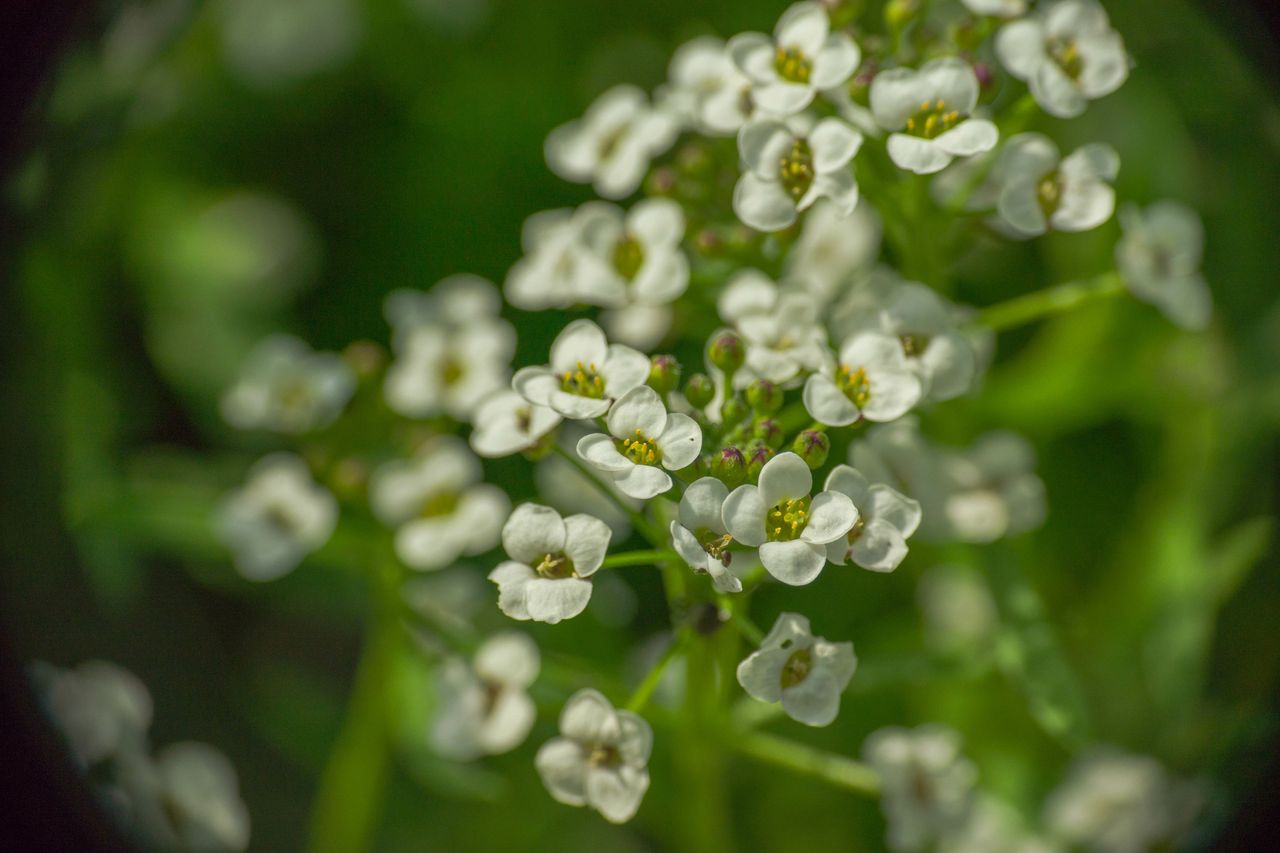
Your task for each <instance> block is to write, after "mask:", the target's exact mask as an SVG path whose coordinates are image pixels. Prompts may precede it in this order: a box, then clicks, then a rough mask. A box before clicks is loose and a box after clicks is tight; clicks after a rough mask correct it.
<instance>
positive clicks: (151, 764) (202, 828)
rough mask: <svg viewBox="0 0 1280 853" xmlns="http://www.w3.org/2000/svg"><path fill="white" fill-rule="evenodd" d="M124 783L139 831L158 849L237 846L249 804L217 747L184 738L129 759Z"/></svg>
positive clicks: (244, 839) (245, 832)
mask: <svg viewBox="0 0 1280 853" xmlns="http://www.w3.org/2000/svg"><path fill="white" fill-rule="evenodd" d="M126 776H127V781H126V782H125V785H124V787H125V789H126V791H127V792H128V795H129V797H130V800H131V805H132V806H133V808H134V810H135V813H136V814H137V822H138V825H139V828H140V829H142V830H143V833H144V834H145V835H146V836H147V837H148V838H149V839H150V840H151V841H153V842H155V843H158V844H159V846H160V847H162V848H163V849H182V850H208V851H240V850H244V849H245V848H247V847H248V846H249V810H248V808H247V807H246V806H245V804H244V801H243V800H241V799H240V790H239V789H240V784H239V780H238V779H237V778H236V771H235V767H233V766H232V764H231V762H230V761H229V760H228V759H227V757H226V756H225V755H223V754H222V753H221V752H220V751H218V750H217V749H214V748H213V747H212V746H209V745H207V744H203V743H195V742H193V741H184V742H181V743H174V744H170V745H169V746H166V747H165V748H164V749H162V750H160V752H158V753H157V754H156V756H155V759H154V760H147V759H145V758H144V759H141V760H139V761H135V762H130V766H129V768H128V770H127V771H126Z"/></svg>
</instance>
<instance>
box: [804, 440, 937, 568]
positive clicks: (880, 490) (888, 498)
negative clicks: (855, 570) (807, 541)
mask: <svg viewBox="0 0 1280 853" xmlns="http://www.w3.org/2000/svg"><path fill="white" fill-rule="evenodd" d="M825 488H826V490H827V491H829V492H840V493H841V494H844V495H848V496H849V499H850V500H851V501H853V505H854V506H855V507H857V508H858V520H857V522H856V523H855V524H854V525H853V527H851V528H850V529H849V533H848V534H847V536H846V537H845V538H843V539H836V540H835V541H833V542H831V543H830V544H828V545H827V559H828V560H830V561H831V562H833V563H835V564H836V565H843V564H844V563H845V562H846V561H847V562H850V563H855V564H857V565H859V566H861V567H862V568H864V569H870V570H871V571H873V572H891V571H893V570H894V569H896V568H897V567H898V564H899V563H901V562H902V560H903V558H904V557H906V556H907V539H908V538H909V537H910V536H911V534H912V533H915V532H916V528H917V527H919V526H920V516H921V513H920V504H919V502H917V501H914V500H912V499H911V498H909V497H907V496H906V495H904V494H902V493H901V492H899V491H897V490H896V489H893V488H891V487H889V486H886V485H885V484H883V483H876V484H875V485H871V484H870V483H868V482H867V478H866V477H864V476H863V475H862V473H861V472H859V471H858V470H857V469H855V468H851V467H849V466H848V465H837V466H836V467H835V468H833V469H831V473H830V474H828V475H827V482H826V484H825Z"/></svg>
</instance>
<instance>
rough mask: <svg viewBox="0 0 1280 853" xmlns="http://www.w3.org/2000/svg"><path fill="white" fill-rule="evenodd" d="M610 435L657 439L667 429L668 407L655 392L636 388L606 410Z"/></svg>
mask: <svg viewBox="0 0 1280 853" xmlns="http://www.w3.org/2000/svg"><path fill="white" fill-rule="evenodd" d="M607 423H608V425H609V432H611V433H613V435H614V436H616V437H617V438H626V439H631V438H635V437H637V436H639V437H640V438H641V439H642V440H649V439H654V438H657V437H658V436H660V435H662V431H663V430H664V429H666V426H667V408H666V406H664V405H662V398H661V397H659V396H658V392H657V391H655V390H653V389H652V388H650V387H649V386H648V385H639V386H637V387H635V388H632V389H631V390H630V391H628V392H627V393H625V394H623V395H622V396H621V397H619V398H618V400H617V401H616V402H615V403H614V404H613V408H611V409H610V410H609V417H608V420H607Z"/></svg>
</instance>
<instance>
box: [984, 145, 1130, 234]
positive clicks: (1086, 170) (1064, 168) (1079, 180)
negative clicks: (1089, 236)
mask: <svg viewBox="0 0 1280 853" xmlns="http://www.w3.org/2000/svg"><path fill="white" fill-rule="evenodd" d="M1119 168H1120V158H1119V156H1118V155H1117V154H1116V152H1115V149H1114V148H1112V147H1111V146H1110V145H1104V144H1102V143H1094V144H1092V145H1085V146H1083V147H1081V148H1077V149H1076V150H1075V151H1074V152H1072V153H1071V154H1069V155H1068V156H1067V157H1066V158H1065V159H1063V160H1061V161H1059V159H1058V148H1057V146H1056V145H1054V144H1053V142H1052V140H1050V139H1049V138H1048V137H1047V136H1043V135H1041V134H1039V133H1022V134H1019V135H1017V136H1015V137H1013V138H1012V139H1010V140H1009V142H1008V144H1007V145H1006V146H1005V149H1004V151H1003V152H1001V154H1000V160H999V161H998V164H997V166H996V170H997V171H998V172H999V176H1000V181H1001V184H1002V186H1001V189H1000V196H999V200H998V202H997V205H998V209H999V211H1000V216H1001V217H1002V218H1003V219H1004V221H1005V222H1007V223H1008V224H1009V225H1011V226H1012V227H1013V228H1014V229H1015V230H1016V231H1018V232H1019V233H1021V234H1026V235H1035V234H1043V233H1044V232H1045V231H1047V230H1048V229H1050V228H1053V229H1054V230H1056V231H1088V230H1089V229H1091V228H1096V227H1098V226H1099V225H1101V224H1102V223H1104V222H1106V221H1107V220H1108V219H1110V218H1111V214H1112V212H1113V211H1114V210H1115V206H1116V192H1115V190H1114V189H1112V188H1111V184H1110V183H1109V182H1110V181H1114V180H1115V177H1116V172H1117V171H1118V170H1119Z"/></svg>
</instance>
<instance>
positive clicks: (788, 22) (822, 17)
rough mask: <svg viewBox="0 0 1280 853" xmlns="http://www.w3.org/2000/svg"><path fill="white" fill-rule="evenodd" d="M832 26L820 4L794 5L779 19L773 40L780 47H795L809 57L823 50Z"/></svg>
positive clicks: (804, 3) (805, 3)
mask: <svg viewBox="0 0 1280 853" xmlns="http://www.w3.org/2000/svg"><path fill="white" fill-rule="evenodd" d="M829 30H830V24H829V23H828V21H827V12H826V10H825V9H823V8H822V5H821V4H819V3H813V2H803V3H793V4H792V5H791V6H789V7H787V10H786V11H785V12H783V13H782V16H781V17H780V18H778V23H777V25H776V26H775V27H774V29H773V40H774V41H775V42H777V44H778V46H779V47H793V48H796V49H797V50H800V51H802V52H803V53H805V54H806V55H808V56H813V55H814V54H816V53H817V52H818V51H819V50H821V49H822V44H823V42H824V41H826V38H827V33H828V31H829Z"/></svg>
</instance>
